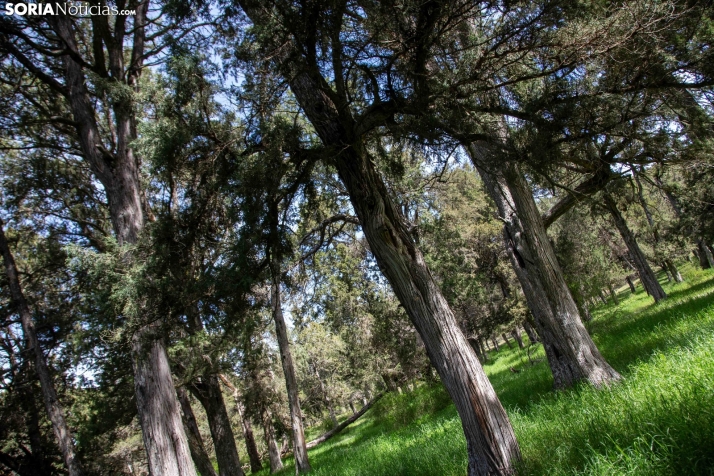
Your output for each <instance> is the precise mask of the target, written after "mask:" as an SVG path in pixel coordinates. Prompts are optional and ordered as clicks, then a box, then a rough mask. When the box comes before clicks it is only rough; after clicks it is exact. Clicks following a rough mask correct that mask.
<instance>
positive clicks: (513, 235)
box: [469, 144, 621, 388]
mask: <svg viewBox="0 0 714 476" xmlns="http://www.w3.org/2000/svg"><path fill="white" fill-rule="evenodd" d="M469 152H470V153H471V156H472V158H473V159H474V165H476V166H477V167H478V164H479V163H487V162H488V160H486V162H484V161H483V160H480V159H479V157H480V158H481V159H489V158H491V157H492V156H493V153H492V152H491V150H490V149H489V148H488V146H486V145H477V144H471V145H470V146H469ZM505 169H506V172H505V174H500V173H499V174H498V175H496V174H494V173H491V172H487V171H484V170H483V169H479V172H480V173H481V177H482V179H483V182H484V184H485V185H486V189H487V190H488V192H489V195H490V196H491V197H492V198H493V200H494V201H495V202H496V206H497V208H498V211H499V214H500V215H501V219H502V220H503V221H504V223H505V226H504V239H505V243H506V248H507V249H508V252H509V256H510V258H511V263H512V265H513V269H514V270H515V272H516V275H517V276H518V280H519V281H520V283H521V287H522V288H523V292H524V294H525V295H526V301H527V302H528V308H529V309H530V311H531V314H532V315H533V318H534V321H535V324H536V329H537V330H538V336H539V338H540V340H541V342H542V343H543V348H544V350H545V353H546V356H547V357H548V363H549V365H550V369H551V372H552V373H553V385H554V387H555V388H565V387H569V386H571V385H573V384H574V383H575V382H577V381H580V380H587V381H588V382H590V383H591V384H592V385H594V386H596V387H600V386H602V385H606V384H608V383H609V382H611V381H616V380H619V379H620V378H621V377H620V374H619V373H617V372H616V371H615V370H614V369H613V368H612V367H611V366H610V364H608V363H607V361H606V360H605V359H604V357H603V356H602V355H601V354H600V351H599V350H598V349H597V347H596V346H595V343H594V342H593V341H592V339H591V337H590V335H589V334H588V331H587V329H585V326H584V325H583V323H582V321H581V319H580V314H579V312H578V308H577V306H576V304H575V301H574V300H573V296H572V294H571V293H570V290H569V289H568V286H567V285H566V283H565V278H564V277H563V272H562V270H561V269H560V265H559V264H558V260H557V258H556V256H555V252H554V251H553V248H552V245H551V243H550V240H549V239H548V236H547V234H546V231H545V228H544V227H543V223H542V221H541V216H540V213H539V212H538V209H537V207H536V204H535V201H534V200H533V194H532V192H531V190H530V188H529V187H528V184H527V182H526V181H525V179H524V178H523V175H522V174H521V172H520V171H519V170H518V167H517V166H516V165H514V164H508V165H506V167H505Z"/></svg>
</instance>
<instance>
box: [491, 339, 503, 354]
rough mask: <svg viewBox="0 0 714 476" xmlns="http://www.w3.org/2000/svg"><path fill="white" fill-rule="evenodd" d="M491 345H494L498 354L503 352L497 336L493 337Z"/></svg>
mask: <svg viewBox="0 0 714 476" xmlns="http://www.w3.org/2000/svg"><path fill="white" fill-rule="evenodd" d="M491 343H492V344H493V348H494V349H495V350H496V352H498V351H499V350H501V348H500V347H499V346H498V340H497V339H496V336H491Z"/></svg>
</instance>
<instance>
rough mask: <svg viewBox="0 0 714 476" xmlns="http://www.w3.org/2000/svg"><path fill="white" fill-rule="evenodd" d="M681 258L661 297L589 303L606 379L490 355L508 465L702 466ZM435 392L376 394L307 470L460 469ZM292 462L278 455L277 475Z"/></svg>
mask: <svg viewBox="0 0 714 476" xmlns="http://www.w3.org/2000/svg"><path fill="white" fill-rule="evenodd" d="M683 268H684V270H685V272H686V277H687V282H685V283H682V284H678V285H665V288H666V290H667V292H668V294H669V296H670V298H669V299H668V300H666V301H663V302H662V303H660V304H657V305H655V304H652V302H651V300H650V299H647V295H646V294H645V293H644V291H642V289H641V288H638V292H637V294H635V295H631V296H628V297H627V298H625V299H623V301H622V302H621V304H620V305H619V306H614V305H612V304H610V305H608V306H603V307H600V308H598V309H596V310H595V311H594V315H595V317H594V321H593V323H592V326H591V332H592V333H593V335H594V339H595V341H596V342H597V344H598V346H599V347H600V348H601V349H602V350H603V354H604V355H605V356H606V358H607V359H608V360H609V361H610V362H612V363H613V365H614V366H615V367H616V368H617V369H618V370H620V371H621V372H622V373H623V375H624V376H625V380H624V381H623V382H622V383H620V384H618V385H615V386H614V387H612V388H609V389H602V390H596V389H594V388H591V387H586V386H580V387H577V388H574V389H571V390H567V391H561V392H558V393H552V391H551V390H550V382H551V377H550V374H549V372H548V371H547V364H546V363H545V362H539V363H537V364H536V365H531V363H530V362H529V361H528V358H527V356H526V355H525V351H521V350H519V349H508V348H505V347H504V348H502V349H501V351H499V352H497V353H496V352H494V353H491V354H490V356H491V357H492V359H493V363H491V364H488V365H486V366H485V368H486V372H487V374H488V375H489V378H490V379H491V381H492V383H493V385H494V387H495V388H496V391H497V393H498V394H499V398H500V399H501V401H502V402H503V403H504V405H505V406H506V409H507V411H508V413H509V417H510V418H511V421H512V422H513V425H514V427H515V430H516V434H517V437H518V439H519V442H520V444H521V450H522V452H523V457H524V459H523V462H522V464H521V465H520V467H519V469H518V474H524V475H530V474H533V475H537V474H549V475H550V474H554V475H566V474H568V475H576V474H577V475H611V474H633V475H635V474H636V475H641V474H642V475H670V474H671V475H679V474H709V473H711V471H712V469H713V468H714V458H713V457H712V453H711V448H712V446H713V445H714V437H713V436H712V432H711V428H712V426H713V425H714V414H713V413H712V411H711V408H712V406H713V405H714V400H713V398H714V397H713V395H714V377H713V375H714V363H713V362H714V354H713V353H712V349H713V348H714V276H713V275H712V273H711V272H710V271H708V272H704V271H695V270H692V269H691V267H689V266H687V267H683ZM628 292H629V291H628ZM533 356H534V357H539V356H542V349H540V350H539V353H538V354H533ZM512 367H513V368H515V369H516V370H519V372H518V373H514V372H512V371H511V370H510V369H511V368H512ZM444 398H446V394H445V392H444V390H443V389H442V388H441V387H438V386H437V387H430V386H420V387H418V388H417V389H416V390H415V391H414V392H405V393H403V394H401V395H400V394H395V393H393V394H391V395H388V396H386V397H384V399H383V400H382V401H380V402H378V404H377V405H375V408H374V409H372V410H370V412H369V413H367V415H365V417H363V418H362V419H360V420H358V421H357V422H356V423H355V424H353V425H352V426H351V427H349V428H348V429H346V430H345V431H344V432H343V433H341V434H340V435H339V436H338V437H336V438H334V439H333V440H330V441H328V442H327V443H324V444H323V445H320V446H319V447H318V448H316V449H314V450H312V451H311V452H310V458H311V462H312V464H313V468H314V471H313V473H311V474H317V475H330V476H341V475H350V476H354V475H370V476H378V475H385V476H386V475H390V476H391V475H405V476H406V475H427V474H429V475H430V474H443V475H461V474H463V472H464V468H465V467H466V457H465V441H464V437H463V434H462V433H461V426H460V421H459V419H458V416H457V414H456V411H455V409H454V407H453V405H448V406H446V408H443V406H442V404H441V402H443V399H444ZM292 471H293V468H292V466H290V464H289V462H288V464H287V465H286V468H285V469H284V470H283V472H281V473H280V474H285V475H287V474H291V473H292ZM265 474H267V472H266V473H265Z"/></svg>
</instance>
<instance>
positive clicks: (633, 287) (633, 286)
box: [625, 276, 637, 294]
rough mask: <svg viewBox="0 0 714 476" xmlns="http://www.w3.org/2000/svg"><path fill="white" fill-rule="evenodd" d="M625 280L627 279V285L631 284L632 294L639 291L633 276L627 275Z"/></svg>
mask: <svg viewBox="0 0 714 476" xmlns="http://www.w3.org/2000/svg"><path fill="white" fill-rule="evenodd" d="M625 281H627V285H628V286H630V291H631V292H632V294H635V293H636V292H637V288H635V283H633V282H632V278H631V277H629V276H627V277H626V278H625Z"/></svg>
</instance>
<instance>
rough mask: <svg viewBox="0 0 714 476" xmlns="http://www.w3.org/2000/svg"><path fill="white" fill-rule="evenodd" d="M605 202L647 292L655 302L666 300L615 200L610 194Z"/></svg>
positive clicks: (605, 196)
mask: <svg viewBox="0 0 714 476" xmlns="http://www.w3.org/2000/svg"><path fill="white" fill-rule="evenodd" d="M603 200H604V203H605V207H606V208H607V211H608V212H609V213H610V215H611V216H612V219H613V220H614V222H615V226H616V227H617V230H618V231H619V232H620V236H622V239H623V240H624V242H625V245H627V249H628V251H629V252H630V255H631V256H632V260H633V261H634V265H635V268H636V269H637V273H638V274H639V275H640V281H642V285H643V286H644V287H645V290H646V291H647V293H648V294H649V295H650V296H652V297H653V298H654V300H655V302H659V301H661V300H662V299H665V298H666V297H667V294H665V292H664V289H662V286H660V284H659V281H657V276H655V274H654V273H653V272H652V268H650V265H649V263H648V262H647V258H645V255H644V253H642V250H641V249H640V247H639V245H638V244H637V240H636V239H635V235H634V234H633V233H632V231H630V228H629V227H628V226H627V222H626V221H625V219H624V218H623V216H622V213H620V210H619V209H618V208H617V203H615V200H614V199H613V198H612V197H611V196H610V194H607V193H606V194H604V195H603Z"/></svg>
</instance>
